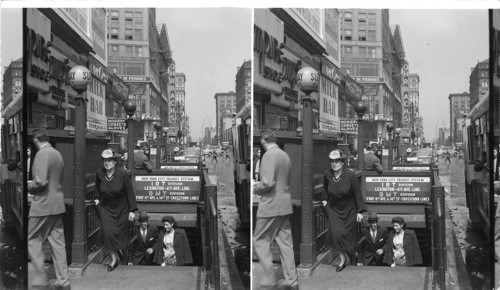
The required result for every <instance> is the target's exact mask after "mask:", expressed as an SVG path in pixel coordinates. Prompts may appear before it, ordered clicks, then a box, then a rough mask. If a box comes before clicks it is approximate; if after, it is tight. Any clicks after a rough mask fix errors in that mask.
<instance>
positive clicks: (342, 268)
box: [335, 262, 347, 272]
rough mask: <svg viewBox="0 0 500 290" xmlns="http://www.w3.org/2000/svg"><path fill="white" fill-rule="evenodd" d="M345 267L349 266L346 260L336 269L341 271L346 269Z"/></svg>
mask: <svg viewBox="0 0 500 290" xmlns="http://www.w3.org/2000/svg"><path fill="white" fill-rule="evenodd" d="M345 267H347V262H344V264H343V265H342V266H337V269H336V270H335V271H337V272H340V271H342V270H344V269H345Z"/></svg>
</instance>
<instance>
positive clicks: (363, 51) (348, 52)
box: [342, 46, 377, 58]
mask: <svg viewBox="0 0 500 290" xmlns="http://www.w3.org/2000/svg"><path fill="white" fill-rule="evenodd" d="M342 57H360V58H376V57H377V54H376V48H375V47H366V46H359V47H357V53H355V52H353V47H352V46H343V47H342Z"/></svg>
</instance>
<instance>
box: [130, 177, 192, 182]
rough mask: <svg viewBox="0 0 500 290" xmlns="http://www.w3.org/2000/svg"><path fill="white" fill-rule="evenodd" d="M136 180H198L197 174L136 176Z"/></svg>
mask: <svg viewBox="0 0 500 290" xmlns="http://www.w3.org/2000/svg"><path fill="white" fill-rule="evenodd" d="M135 180H136V181H165V182H168V181H200V177H199V176H136V177H135Z"/></svg>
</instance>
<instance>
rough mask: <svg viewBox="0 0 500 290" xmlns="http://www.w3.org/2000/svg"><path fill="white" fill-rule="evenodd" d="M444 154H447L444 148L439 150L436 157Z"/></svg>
mask: <svg viewBox="0 0 500 290" xmlns="http://www.w3.org/2000/svg"><path fill="white" fill-rule="evenodd" d="M444 152H445V150H444V148H439V149H438V150H436V156H437V157H439V156H443V153H444Z"/></svg>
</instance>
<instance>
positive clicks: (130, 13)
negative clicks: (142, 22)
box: [125, 11, 134, 21]
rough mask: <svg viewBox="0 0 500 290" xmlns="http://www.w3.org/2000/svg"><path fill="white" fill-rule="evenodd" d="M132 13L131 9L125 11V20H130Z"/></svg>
mask: <svg viewBox="0 0 500 290" xmlns="http://www.w3.org/2000/svg"><path fill="white" fill-rule="evenodd" d="M133 17H134V13H133V12H131V11H125V21H132V18H133Z"/></svg>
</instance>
